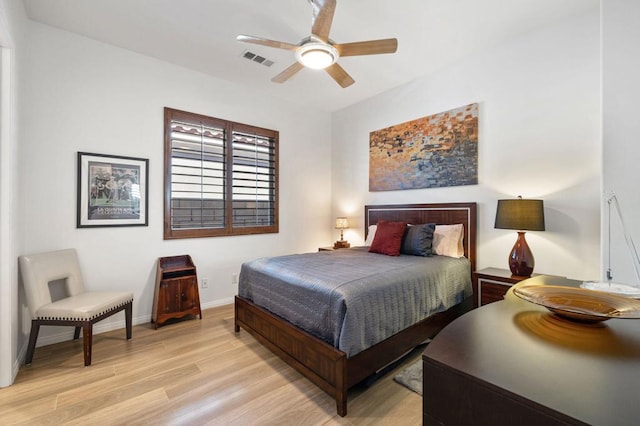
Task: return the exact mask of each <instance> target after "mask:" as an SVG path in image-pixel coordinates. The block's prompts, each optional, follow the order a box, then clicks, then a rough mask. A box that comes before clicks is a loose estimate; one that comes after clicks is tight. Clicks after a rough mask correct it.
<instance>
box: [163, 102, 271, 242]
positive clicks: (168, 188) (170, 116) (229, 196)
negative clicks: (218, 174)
mask: <svg viewBox="0 0 640 426" xmlns="http://www.w3.org/2000/svg"><path fill="white" fill-rule="evenodd" d="M173 120H183V121H186V122H201V123H208V124H210V125H214V126H221V127H222V128H224V129H225V136H224V138H225V145H224V152H225V156H224V157H225V160H224V170H225V173H224V217H225V218H224V226H223V227H202V228H189V229H173V227H172V220H171V219H172V216H171V214H172V211H171V210H172V209H171V201H172V169H171V165H172V137H171V123H172V121H173ZM234 132H241V133H249V134H256V135H259V136H262V137H268V138H270V139H272V140H273V141H274V146H273V156H274V161H273V163H274V168H275V170H274V178H273V179H274V181H273V185H274V189H273V198H272V201H273V205H274V206H273V218H272V219H273V221H272V223H271V224H269V225H258V226H234V224H233V144H232V140H233V134H234ZM278 136H279V133H278V131H276V130H269V129H264V128H261V127H256V126H252V125H248V124H242V123H236V122H232V121H228V120H223V119H219V118H214V117H209V116H205V115H201V114H196V113H191V112H186V111H181V110H176V109H172V108H168V107H165V108H164V139H165V141H164V239H165V240H169V239H181V238H202V237H222V236H232V235H252V234H272V233H277V232H278V230H279V228H278V222H279V219H278V218H279V211H278V205H279V202H278V194H279V186H278V182H279V178H278V175H279V173H278V169H279V167H278V163H279V155H278V145H279V143H278Z"/></svg>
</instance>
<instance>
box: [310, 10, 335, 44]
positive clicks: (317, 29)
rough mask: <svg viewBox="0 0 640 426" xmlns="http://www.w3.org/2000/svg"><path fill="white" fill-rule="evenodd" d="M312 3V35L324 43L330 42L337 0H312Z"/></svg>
mask: <svg viewBox="0 0 640 426" xmlns="http://www.w3.org/2000/svg"><path fill="white" fill-rule="evenodd" d="M310 3H311V7H312V8H313V19H312V21H311V34H313V35H315V36H316V37H318V38H319V39H321V40H322V41H328V40H329V31H330V30H331V23H332V22H333V14H334V12H335V11H336V0H310Z"/></svg>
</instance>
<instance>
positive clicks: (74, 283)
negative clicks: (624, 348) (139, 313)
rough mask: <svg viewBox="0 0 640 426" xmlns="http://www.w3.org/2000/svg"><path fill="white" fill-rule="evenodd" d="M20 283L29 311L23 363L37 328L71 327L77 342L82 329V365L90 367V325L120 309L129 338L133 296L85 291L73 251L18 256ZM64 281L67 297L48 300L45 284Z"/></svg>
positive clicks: (28, 359) (32, 346) (28, 361)
mask: <svg viewBox="0 0 640 426" xmlns="http://www.w3.org/2000/svg"><path fill="white" fill-rule="evenodd" d="M18 262H19V264H20V272H21V273H22V281H23V283H24V289H25V293H26V296H27V304H28V305H29V311H30V312H31V334H30V336H29V346H28V348H27V357H26V360H25V364H27V365H29V364H31V362H32V360H33V353H34V351H35V347H36V339H37V338H38V332H39V331H40V326H41V325H58V326H60V325H62V326H73V327H75V331H74V335H73V338H74V340H75V339H78V338H79V336H80V328H82V346H83V350H84V365H85V366H89V365H91V343H92V339H93V324H94V323H96V322H98V321H100V320H102V319H104V318H106V317H108V316H111V315H113V314H115V313H117V312H120V311H122V310H124V312H125V322H126V331H127V340H128V339H131V316H132V307H133V293H130V292H85V290H84V283H83V280H82V275H81V274H80V265H79V263H78V254H77V253H76V250H75V249H66V250H58V251H52V252H46V253H38V254H32V255H26V256H20V257H19V259H18ZM58 280H65V287H66V292H67V296H68V297H65V298H62V299H59V300H56V301H54V302H52V301H51V292H50V289H49V283H51V282H54V281H58Z"/></svg>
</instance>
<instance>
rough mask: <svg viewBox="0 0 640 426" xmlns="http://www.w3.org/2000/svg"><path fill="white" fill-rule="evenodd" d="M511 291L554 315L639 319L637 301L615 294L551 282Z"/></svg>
mask: <svg viewBox="0 0 640 426" xmlns="http://www.w3.org/2000/svg"><path fill="white" fill-rule="evenodd" d="M513 293H514V294H515V295H516V296H518V297H519V298H521V299H524V300H526V301H527V302H531V303H535V304H536V305H541V306H544V307H545V308H547V309H548V310H550V311H551V312H553V313H554V314H556V315H558V316H560V317H563V318H566V319H569V320H572V321H580V322H599V321H606V320H608V319H610V318H626V319H640V300H635V299H631V298H629V297H624V296H618V295H615V294H610V293H603V292H600V291H594V290H587V289H583V288H575V287H564V286H554V285H528V286H522V287H514V288H513Z"/></svg>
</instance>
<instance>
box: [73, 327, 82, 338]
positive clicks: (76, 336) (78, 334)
mask: <svg viewBox="0 0 640 426" xmlns="http://www.w3.org/2000/svg"><path fill="white" fill-rule="evenodd" d="M81 328H82V327H76V328H75V330H74V331H73V340H78V339H79V338H80V329H81Z"/></svg>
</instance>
